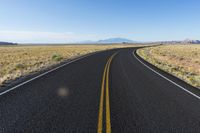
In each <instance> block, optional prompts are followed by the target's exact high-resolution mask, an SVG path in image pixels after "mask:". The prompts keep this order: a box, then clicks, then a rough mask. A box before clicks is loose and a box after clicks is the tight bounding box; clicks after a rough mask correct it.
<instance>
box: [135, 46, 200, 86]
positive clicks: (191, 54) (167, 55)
mask: <svg viewBox="0 0 200 133" xmlns="http://www.w3.org/2000/svg"><path fill="white" fill-rule="evenodd" d="M137 54H138V55H140V56H141V57H142V58H143V59H145V60H146V61H148V62H149V63H151V64H153V65H155V66H156V67H158V68H160V69H162V70H164V71H166V72H168V73H171V74H173V75H174V76H176V77H178V78H180V79H182V80H184V81H185V82H187V83H189V84H190V85H193V86H195V87H198V88H200V45H165V46H156V47H147V48H142V49H139V50H137Z"/></svg>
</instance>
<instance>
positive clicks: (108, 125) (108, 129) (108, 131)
mask: <svg viewBox="0 0 200 133" xmlns="http://www.w3.org/2000/svg"><path fill="white" fill-rule="evenodd" d="M116 54H117V53H115V54H113V55H112V56H111V57H110V58H109V60H108V61H107V63H106V66H105V68H104V72H103V78H102V86H101V96H100V104H99V116H98V127H97V133H102V131H103V103H104V89H105V88H104V87H105V81H106V98H105V100H106V107H105V108H106V133H111V122H110V97H109V72H110V64H111V62H112V59H113V58H114V56H115V55H116Z"/></svg>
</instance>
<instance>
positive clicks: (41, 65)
mask: <svg viewBox="0 0 200 133" xmlns="http://www.w3.org/2000/svg"><path fill="white" fill-rule="evenodd" d="M133 46H134V45H119V44H118V45H58V46H23V45H20V46H0V53H1V56H0V86H1V85H2V84H3V83H5V82H7V81H10V80H13V79H16V78H18V77H21V76H26V75H28V74H30V73H33V72H37V71H40V70H42V69H45V68H47V67H49V66H52V65H55V64H58V63H60V62H62V61H66V60H67V59H70V58H74V57H77V56H81V55H84V54H87V53H91V52H95V51H100V50H106V49H111V48H120V47H133Z"/></svg>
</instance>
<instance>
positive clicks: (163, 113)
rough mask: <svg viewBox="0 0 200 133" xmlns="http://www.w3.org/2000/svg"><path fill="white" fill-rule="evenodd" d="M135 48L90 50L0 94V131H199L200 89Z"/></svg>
mask: <svg viewBox="0 0 200 133" xmlns="http://www.w3.org/2000/svg"><path fill="white" fill-rule="evenodd" d="M134 50H135V49H116V50H109V51H104V52H100V53H96V54H94V55H90V56H87V57H85V58H82V59H80V60H77V61H75V62H72V63H70V64H68V65H65V66H63V67H61V68H59V69H56V70H54V71H52V72H50V73H47V74H45V75H43V76H41V77H39V78H36V79H34V80H32V81H30V82H28V83H26V84H23V85H21V86H19V87H17V88H15V89H13V90H12V91H9V92H7V93H5V94H3V95H1V96H0V133H71V132H74V133H77V132H80V133H90V132H91V133H93V132H94V133H95V132H98V133H101V132H106V133H110V132H113V133H167V132H169V133H199V132H200V98H199V96H200V92H199V90H197V89H196V88H193V87H191V86H189V85H187V84H186V83H184V82H182V81H181V80H179V79H177V78H175V77H173V76H171V75H169V74H166V73H164V72H163V71H160V70H157V69H156V68H154V67H153V66H151V65H149V64H148V63H146V62H144V61H143V60H142V59H140V58H139V57H137V56H135V55H134V54H133V51H134ZM138 59H139V60H140V61H142V62H143V63H144V64H146V65H148V66H149V67H150V68H152V69H153V70H155V71H156V72H158V73H159V74H161V75H163V77H162V76H161V75H159V74H158V73H155V72H154V71H152V70H150V69H149V68H147V67H146V66H145V65H144V64H142V63H141V62H140V61H139V60H138Z"/></svg>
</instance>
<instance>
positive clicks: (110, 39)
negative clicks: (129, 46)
mask: <svg viewBox="0 0 200 133" xmlns="http://www.w3.org/2000/svg"><path fill="white" fill-rule="evenodd" d="M124 42H125V43H133V42H135V41H132V40H130V39H126V38H108V39H104V40H99V41H98V43H124Z"/></svg>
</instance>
